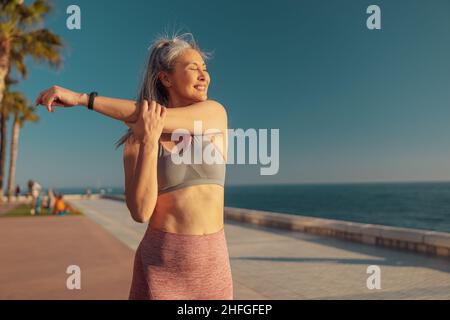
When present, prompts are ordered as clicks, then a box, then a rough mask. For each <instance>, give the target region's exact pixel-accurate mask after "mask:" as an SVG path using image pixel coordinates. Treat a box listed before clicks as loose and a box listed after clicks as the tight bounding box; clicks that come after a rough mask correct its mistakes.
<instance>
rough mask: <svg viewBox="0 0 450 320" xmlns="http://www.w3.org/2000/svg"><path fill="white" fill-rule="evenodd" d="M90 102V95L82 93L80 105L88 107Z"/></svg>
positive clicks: (79, 99)
mask: <svg viewBox="0 0 450 320" xmlns="http://www.w3.org/2000/svg"><path fill="white" fill-rule="evenodd" d="M88 102H89V95H88V94H87V93H80V94H79V96H78V105H80V106H85V107H87V105H88Z"/></svg>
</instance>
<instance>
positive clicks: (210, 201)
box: [149, 184, 224, 235]
mask: <svg viewBox="0 0 450 320" xmlns="http://www.w3.org/2000/svg"><path fill="white" fill-rule="evenodd" d="M223 209H224V188H223V187H222V186H221V185H217V184H202V185H193V186H189V187H185V188H181V189H177V190H174V191H170V192H167V193H163V194H160V195H159V196H158V201H157V203H156V207H155V210H154V212H153V214H152V216H151V218H150V222H149V226H150V228H153V229H158V230H162V231H165V232H171V233H179V234H189V235H205V234H210V233H215V232H218V231H220V230H221V229H222V228H223V221H224V216H223Z"/></svg>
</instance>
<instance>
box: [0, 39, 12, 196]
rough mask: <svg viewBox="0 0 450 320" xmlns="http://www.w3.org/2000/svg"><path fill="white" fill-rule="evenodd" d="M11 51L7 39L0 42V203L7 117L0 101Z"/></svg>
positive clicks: (0, 100)
mask: <svg viewBox="0 0 450 320" xmlns="http://www.w3.org/2000/svg"><path fill="white" fill-rule="evenodd" d="M10 51H11V43H10V41H9V40H8V39H1V40H0V111H1V112H0V113H1V119H0V127H1V128H0V135H1V138H0V140H1V142H0V203H1V202H3V175H4V169H5V158H6V126H7V115H6V114H5V112H4V111H3V108H2V101H3V95H4V92H5V82H6V76H7V75H8V72H9V55H10Z"/></svg>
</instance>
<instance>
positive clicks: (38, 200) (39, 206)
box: [35, 192, 43, 215]
mask: <svg viewBox="0 0 450 320" xmlns="http://www.w3.org/2000/svg"><path fill="white" fill-rule="evenodd" d="M42 198H43V194H42V192H39V193H38V195H37V197H36V206H35V212H36V214H37V215H40V214H41V211H42Z"/></svg>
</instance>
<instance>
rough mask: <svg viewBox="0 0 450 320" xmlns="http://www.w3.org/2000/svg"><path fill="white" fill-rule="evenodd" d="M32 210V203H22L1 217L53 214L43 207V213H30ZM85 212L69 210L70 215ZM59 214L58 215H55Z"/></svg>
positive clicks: (45, 215)
mask: <svg viewBox="0 0 450 320" xmlns="http://www.w3.org/2000/svg"><path fill="white" fill-rule="evenodd" d="M30 210H31V204H20V205H19V206H17V207H16V208H14V209H12V210H10V211H8V212H6V213H5V214H1V215H0V217H49V216H53V214H52V213H51V212H49V211H48V210H47V209H45V208H43V209H42V210H41V213H40V214H39V215H37V214H35V215H34V216H33V215H31V213H30ZM82 214H83V213H82V212H81V211H78V210H77V211H76V212H69V213H68V214H67V215H68V216H79V215H82ZM54 216H58V215H54Z"/></svg>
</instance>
